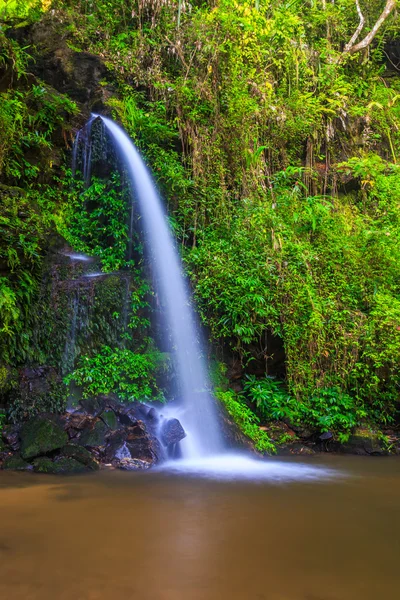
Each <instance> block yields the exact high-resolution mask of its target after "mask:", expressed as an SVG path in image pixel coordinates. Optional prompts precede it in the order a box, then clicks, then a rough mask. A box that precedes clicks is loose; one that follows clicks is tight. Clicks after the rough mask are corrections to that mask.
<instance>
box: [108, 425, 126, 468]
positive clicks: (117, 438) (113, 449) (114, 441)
mask: <svg viewBox="0 0 400 600" xmlns="http://www.w3.org/2000/svg"><path fill="white" fill-rule="evenodd" d="M127 435H128V434H127V432H126V431H125V430H123V429H120V430H118V431H114V432H113V433H112V434H111V435H110V436H109V438H108V440H107V446H106V449H105V452H104V457H105V460H106V461H107V462H112V461H113V460H114V459H116V458H117V459H118V458H120V456H119V453H120V452H121V449H122V448H123V447H126V446H125V442H126V438H127ZM128 452H129V450H128ZM129 455H130V453H129Z"/></svg>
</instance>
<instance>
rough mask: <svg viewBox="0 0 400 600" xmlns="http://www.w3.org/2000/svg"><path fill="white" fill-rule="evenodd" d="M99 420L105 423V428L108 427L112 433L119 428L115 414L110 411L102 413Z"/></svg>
mask: <svg viewBox="0 0 400 600" xmlns="http://www.w3.org/2000/svg"><path fill="white" fill-rule="evenodd" d="M100 418H101V420H102V421H103V423H105V424H106V425H107V427H109V428H110V429H111V430H112V431H115V430H116V429H118V428H119V427H120V424H119V422H118V419H117V416H116V414H115V412H114V411H113V410H111V409H107V410H105V411H104V412H102V413H101V416H100Z"/></svg>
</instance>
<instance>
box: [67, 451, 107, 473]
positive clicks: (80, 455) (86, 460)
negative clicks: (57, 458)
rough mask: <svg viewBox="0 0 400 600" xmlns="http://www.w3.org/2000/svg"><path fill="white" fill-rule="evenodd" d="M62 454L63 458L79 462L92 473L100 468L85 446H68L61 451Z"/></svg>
mask: <svg viewBox="0 0 400 600" xmlns="http://www.w3.org/2000/svg"><path fill="white" fill-rule="evenodd" d="M60 454H61V456H64V457H67V458H73V459H75V460H77V461H78V462H80V463H82V464H83V465H85V467H87V468H88V469H91V470H92V471H97V470H98V469H99V468H100V467H99V463H98V462H97V460H95V459H94V458H93V456H92V455H91V453H90V452H89V451H88V450H86V448H84V447H83V446H78V445H77V444H67V445H66V446H64V448H62V449H61V453H60Z"/></svg>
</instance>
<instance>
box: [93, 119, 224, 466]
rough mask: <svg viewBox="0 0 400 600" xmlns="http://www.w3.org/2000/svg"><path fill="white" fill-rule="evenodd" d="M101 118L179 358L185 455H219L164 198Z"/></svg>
mask: <svg viewBox="0 0 400 600" xmlns="http://www.w3.org/2000/svg"><path fill="white" fill-rule="evenodd" d="M97 117H99V118H100V119H101V120H102V122H103V123H104V126H105V128H106V130H107V131H108V133H109V135H110V137H111V139H112V140H113V143H114V145H115V149H116V151H117V154H118V156H119V158H120V160H121V163H122V165H123V166H124V167H125V169H126V171H127V175H128V178H129V181H130V183H131V187H132V194H133V195H134V199H135V200H136V201H137V204H138V209H139V213H140V215H141V217H142V222H143V227H144V234H145V242H146V243H147V247H148V250H149V254H150V256H151V260H152V267H153V273H154V280H155V286H156V290H157V293H158V295H159V298H160V302H161V305H162V308H163V315H164V317H165V327H166V330H167V332H168V333H167V335H168V334H169V336H170V338H171V340H172V350H173V354H174V356H175V368H176V373H177V377H178V384H179V392H180V409H181V414H180V415H179V418H180V420H181V422H182V425H183V427H184V428H185V430H186V433H187V437H186V438H185V440H183V442H181V444H182V454H183V456H184V457H185V458H200V457H203V456H207V455H214V454H218V453H220V452H221V451H222V449H223V443H222V436H221V432H220V428H219V424H218V416H217V414H216V407H215V400H214V398H213V396H212V393H211V391H210V383H209V380H208V376H207V369H206V365H205V360H204V349H203V347H202V344H201V334H200V331H199V329H198V327H197V325H196V318H195V315H194V313H193V310H192V308H191V297H190V293H189V288H188V286H187V284H186V281H185V279H184V276H183V273H182V271H183V269H182V264H181V260H180V257H179V254H178V251H177V249H176V247H175V242H174V239H173V236H172V234H171V231H170V227H169V225H168V221H167V216H166V213H165V211H164V208H163V204H162V201H161V198H160V196H159V194H158V192H157V189H156V187H155V184H154V183H153V180H152V177H151V175H150V173H149V171H148V170H147V167H146V166H145V163H144V162H143V160H142V158H141V156H140V154H139V152H138V150H137V149H136V147H135V146H134V144H133V142H132V141H131V139H130V138H129V137H128V135H127V134H126V133H125V132H124V131H123V129H121V127H119V126H118V125H117V124H116V123H114V122H113V121H112V120H110V119H108V118H106V117H103V116H101V115H92V119H91V121H90V124H91V123H92V121H93V118H97ZM131 233H132V232H131Z"/></svg>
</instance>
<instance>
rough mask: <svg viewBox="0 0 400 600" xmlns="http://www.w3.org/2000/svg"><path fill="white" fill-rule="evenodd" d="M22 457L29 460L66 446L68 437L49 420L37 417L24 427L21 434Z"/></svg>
mask: <svg viewBox="0 0 400 600" xmlns="http://www.w3.org/2000/svg"><path fill="white" fill-rule="evenodd" d="M20 438H21V456H22V458H25V459H28V458H33V457H35V456H40V455H42V454H47V453H48V452H52V451H53V450H58V449H59V448H62V447H63V446H65V445H66V443H67V441H68V436H67V434H66V433H65V431H63V430H62V429H61V427H59V426H58V425H56V424H55V423H53V422H52V421H49V419H43V418H41V417H35V418H34V419H31V420H30V421H28V422H27V423H25V424H24V425H23V427H22V428H21V432H20Z"/></svg>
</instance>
